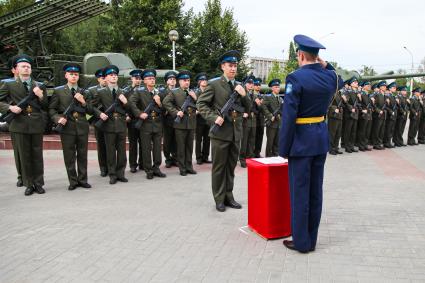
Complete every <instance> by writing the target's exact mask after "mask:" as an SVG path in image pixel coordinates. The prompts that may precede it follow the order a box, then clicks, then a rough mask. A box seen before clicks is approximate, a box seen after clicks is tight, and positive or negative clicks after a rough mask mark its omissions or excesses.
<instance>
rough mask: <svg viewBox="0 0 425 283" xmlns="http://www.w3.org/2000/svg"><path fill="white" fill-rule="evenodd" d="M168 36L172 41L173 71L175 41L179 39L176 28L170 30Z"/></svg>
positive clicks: (174, 65) (174, 68)
mask: <svg viewBox="0 0 425 283" xmlns="http://www.w3.org/2000/svg"><path fill="white" fill-rule="evenodd" d="M168 38H169V39H170V40H171V42H172V43H173V71H175V70H176V41H177V40H178V39H179V33H178V32H177V31H176V30H174V29H173V30H170V32H169V33H168Z"/></svg>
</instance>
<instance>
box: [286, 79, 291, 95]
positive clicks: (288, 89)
mask: <svg viewBox="0 0 425 283" xmlns="http://www.w3.org/2000/svg"><path fill="white" fill-rule="evenodd" d="M291 93H292V83H289V82H288V83H287V84H286V86H285V95H286V94H291Z"/></svg>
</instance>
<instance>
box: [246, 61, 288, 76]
mask: <svg viewBox="0 0 425 283" xmlns="http://www.w3.org/2000/svg"><path fill="white" fill-rule="evenodd" d="M274 62H278V63H279V65H280V67H281V68H283V67H284V65H285V61H283V60H282V59H276V58H263V57H248V58H247V61H246V64H247V65H248V67H249V68H250V69H251V71H252V73H253V74H254V76H255V77H257V78H261V79H262V80H263V81H265V79H266V78H267V76H268V74H269V72H270V70H271V68H272V66H273V63H274Z"/></svg>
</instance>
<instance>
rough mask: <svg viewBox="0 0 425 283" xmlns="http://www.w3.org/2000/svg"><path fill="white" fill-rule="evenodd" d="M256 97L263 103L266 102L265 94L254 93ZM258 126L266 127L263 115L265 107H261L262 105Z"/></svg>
mask: <svg viewBox="0 0 425 283" xmlns="http://www.w3.org/2000/svg"><path fill="white" fill-rule="evenodd" d="M254 95H255V97H257V98H258V99H260V100H261V101H262V102H264V94H261V93H260V92H255V91H254ZM257 124H258V125H259V126H261V127H264V126H265V124H266V122H265V118H264V113H263V107H261V105H260V106H258V114H257Z"/></svg>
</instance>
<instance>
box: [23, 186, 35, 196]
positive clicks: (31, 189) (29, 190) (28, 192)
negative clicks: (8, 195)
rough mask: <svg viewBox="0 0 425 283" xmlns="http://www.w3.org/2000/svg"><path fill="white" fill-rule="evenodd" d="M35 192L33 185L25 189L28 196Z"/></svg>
mask: <svg viewBox="0 0 425 283" xmlns="http://www.w3.org/2000/svg"><path fill="white" fill-rule="evenodd" d="M33 193H34V187H33V186H31V187H27V188H26V189H25V195H26V196H30V195H32V194H33Z"/></svg>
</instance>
